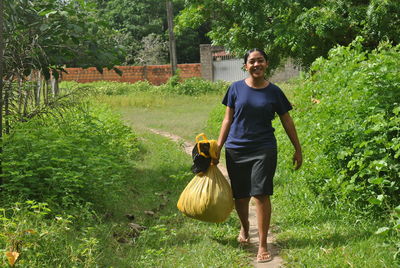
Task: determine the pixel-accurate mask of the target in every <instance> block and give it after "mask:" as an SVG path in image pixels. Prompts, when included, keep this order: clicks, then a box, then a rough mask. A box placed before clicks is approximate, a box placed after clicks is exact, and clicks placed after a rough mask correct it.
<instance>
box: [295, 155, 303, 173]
mask: <svg viewBox="0 0 400 268" xmlns="http://www.w3.org/2000/svg"><path fill="white" fill-rule="evenodd" d="M302 164H303V155H302V153H301V151H297V150H296V151H295V152H294V154H293V165H294V169H295V170H298V169H299V168H300V167H301V165H302Z"/></svg>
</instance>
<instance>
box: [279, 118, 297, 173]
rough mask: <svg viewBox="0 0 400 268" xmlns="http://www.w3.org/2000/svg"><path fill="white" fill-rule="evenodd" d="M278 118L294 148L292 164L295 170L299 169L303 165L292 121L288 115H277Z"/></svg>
mask: <svg viewBox="0 0 400 268" xmlns="http://www.w3.org/2000/svg"><path fill="white" fill-rule="evenodd" d="M279 118H280V119H281V123H282V125H283V128H284V129H285V131H286V134H287V135H288V137H289V139H290V141H291V142H292V144H293V146H294V149H295V152H294V155H293V164H295V165H296V166H295V169H296V170H297V169H299V168H300V167H301V164H302V163H303V156H302V153H301V146H300V142H299V138H298V137H297V132H296V127H295V126H294V122H293V119H292V117H291V116H290V115H289V113H284V114H282V115H279Z"/></svg>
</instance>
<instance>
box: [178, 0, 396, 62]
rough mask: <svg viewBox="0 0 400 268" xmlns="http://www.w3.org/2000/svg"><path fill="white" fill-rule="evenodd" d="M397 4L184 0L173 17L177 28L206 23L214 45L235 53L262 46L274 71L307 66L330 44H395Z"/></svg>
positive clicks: (377, 0) (373, 0) (367, 0)
mask: <svg viewBox="0 0 400 268" xmlns="http://www.w3.org/2000/svg"><path fill="white" fill-rule="evenodd" d="M399 11H400V4H399V2H398V1H396V0H388V1H381V0H365V1H360V0H351V1H333V0H318V1H315V0H301V1H298V0H288V1H270V0H268V1H267V0H261V1H242V0H223V1H213V0H206V1H199V0H188V1H186V6H185V9H184V10H183V11H181V13H180V15H179V16H178V18H177V21H178V23H177V30H178V31H179V30H181V29H186V28H192V29H196V28H197V27H199V26H201V25H203V24H205V23H207V24H211V31H209V32H208V36H209V37H210V38H211V40H212V41H213V43H214V44H218V45H222V46H225V47H226V48H227V49H229V50H230V51H232V52H237V53H239V55H242V54H244V51H247V50H248V49H250V48H254V47H258V48H263V49H265V51H266V52H267V54H268V55H269V56H270V66H271V67H272V69H274V68H275V67H276V66H278V64H279V61H280V60H284V59H285V58H287V57H290V58H293V59H295V60H296V61H297V62H299V63H300V64H302V65H303V66H310V65H311V63H312V62H313V61H314V60H315V59H316V58H318V57H320V56H324V57H325V56H327V54H328V51H329V50H330V49H331V48H333V47H334V46H336V45H348V44H350V43H351V42H352V41H353V40H354V38H355V37H356V36H363V37H364V42H363V45H364V48H365V49H369V50H370V49H374V48H376V47H377V46H378V44H379V42H381V41H384V40H389V41H391V42H393V43H394V44H399V42H400V39H399V38H400V32H399V31H400V30H399V29H400V28H399V23H400V18H399V16H398V14H399Z"/></svg>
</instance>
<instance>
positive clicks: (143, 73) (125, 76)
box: [61, 63, 201, 85]
mask: <svg viewBox="0 0 400 268" xmlns="http://www.w3.org/2000/svg"><path fill="white" fill-rule="evenodd" d="M117 68H118V69H120V70H121V71H122V76H119V75H118V74H117V73H116V72H115V71H113V70H107V69H104V70H103V73H102V74H101V73H99V72H98V71H97V70H96V68H94V67H90V68H87V69H82V68H65V70H66V71H67V72H68V73H63V74H62V78H61V80H62V81H76V82H79V83H88V82H93V81H101V80H105V81H117V82H129V83H135V82H137V81H141V80H148V81H149V82H150V83H151V84H153V85H161V84H163V83H165V82H167V81H168V79H169V78H170V77H171V73H172V72H171V65H149V66H117ZM178 68H179V69H180V77H181V78H182V79H183V80H184V79H187V78H190V77H201V65H200V64H199V63H193V64H178Z"/></svg>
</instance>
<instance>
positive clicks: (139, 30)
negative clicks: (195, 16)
mask: <svg viewBox="0 0 400 268" xmlns="http://www.w3.org/2000/svg"><path fill="white" fill-rule="evenodd" d="M92 1H93V2H95V3H96V4H97V9H98V12H99V16H100V17H103V18H104V19H106V20H107V21H108V22H109V23H110V26H111V27H112V29H114V30H116V31H117V32H116V33H114V35H113V36H114V39H115V40H117V41H118V44H119V45H120V46H122V47H124V48H125V49H124V53H125V54H124V55H123V56H122V57H120V58H119V62H120V64H140V62H138V61H136V60H135V59H138V55H137V54H138V53H139V51H143V46H144V45H145V44H144V43H143V40H144V39H143V38H145V37H146V36H149V35H150V34H151V35H152V36H155V35H157V36H158V38H159V39H162V40H163V41H167V40H168V33H167V29H168V23H167V12H166V8H165V4H164V2H160V1H158V0H92ZM173 2H174V15H177V14H178V12H179V11H180V10H182V9H183V6H184V1H183V0H175V1H173ZM205 33H206V31H204V30H203V29H200V31H191V30H185V31H182V34H180V35H179V36H177V38H176V46H177V54H178V55H177V58H178V63H188V62H198V61H199V59H200V55H199V45H200V43H202V42H203V43H204V42H209V39H208V38H206V37H205ZM164 63H167V61H165V62H164Z"/></svg>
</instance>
